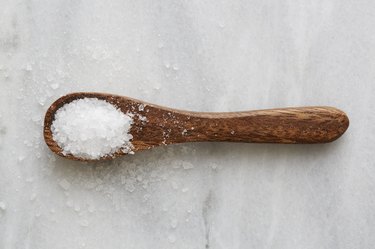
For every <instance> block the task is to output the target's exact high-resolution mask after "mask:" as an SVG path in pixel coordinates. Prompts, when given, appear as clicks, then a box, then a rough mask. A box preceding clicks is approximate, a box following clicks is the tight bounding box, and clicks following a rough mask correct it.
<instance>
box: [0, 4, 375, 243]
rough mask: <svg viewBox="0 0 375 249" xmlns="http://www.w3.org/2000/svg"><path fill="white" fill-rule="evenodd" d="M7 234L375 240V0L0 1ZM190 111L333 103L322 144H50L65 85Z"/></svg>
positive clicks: (113, 239) (1, 175) (32, 237)
mask: <svg viewBox="0 0 375 249" xmlns="http://www.w3.org/2000/svg"><path fill="white" fill-rule="evenodd" d="M0 6H1V8H0V115H1V117H0V248H2V249H13V248H31V249H47V248H48V249H50V248H56V249H58V248H69V249H71V248H181V249H183V248H192V249H193V248H210V249H211V248H212V249H216V248H233V249H234V248H314V249H315V248H373V247H374V244H375V236H374V234H375V211H374V210H375V163H374V160H375V156H374V149H375V147H374V144H375V135H374V133H375V128H374V127H375V125H374V124H375V115H374V114H375V112H374V110H373V108H374V105H375V100H374V94H375V32H374V31H375V14H374V13H375V1H371V0H324V1H314V0H294V1H291V0H288V1H278V0H268V1H263V0H251V1H246V0H223V1H215V0H209V1H198V0H192V1H181V0H175V1H171V0H165V1H154V0H148V1H147V0H140V1H131V0H114V1H99V0H92V1H88V0H79V1H73V0H70V1H69V0H66V1H62V0H60V1H59V0H51V1H41V0H28V1H26V0H0ZM73 91H104V92H111V93H116V94H123V95H126V96H130V97H133V98H139V99H143V100H145V101H148V102H152V103H156V104H160V105H165V106H170V107H175V108H180V109H189V110H196V111H239V110H249V109H261V108H270V107H283V106H303V105H331V106H336V107H339V108H341V109H343V110H345V111H346V112H347V113H348V115H349V117H350V120H351V126H350V127H349V130H348V131H347V133H346V134H345V135H344V136H343V137H342V138H341V139H339V140H338V141H336V142H334V143H332V144H327V145H296V146H290V145H289V146H288V145H252V144H225V143H222V144H213V143H202V144H190V145H185V146H174V147H170V148H159V149H155V150H153V151H149V152H144V153H139V154H137V155H135V156H129V157H123V158H120V159H118V160H115V161H113V162H107V163H101V164H86V165H85V164H82V163H75V162H70V161H67V160H64V159H61V158H57V157H55V156H54V155H53V154H52V153H51V152H50V151H49V149H48V148H47V147H46V145H45V144H44V142H43V139H42V119H43V117H44V113H45V111H46V109H47V108H48V106H49V104H51V103H52V102H53V101H54V100H55V99H57V98H58V97H59V96H61V95H63V94H66V93H69V92H73Z"/></svg>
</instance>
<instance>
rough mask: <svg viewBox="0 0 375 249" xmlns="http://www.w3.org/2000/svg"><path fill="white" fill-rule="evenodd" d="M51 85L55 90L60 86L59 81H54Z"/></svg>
mask: <svg viewBox="0 0 375 249" xmlns="http://www.w3.org/2000/svg"><path fill="white" fill-rule="evenodd" d="M50 87H51V88H52V89H53V90H56V89H57V88H59V84H57V83H53V84H51V85H50Z"/></svg>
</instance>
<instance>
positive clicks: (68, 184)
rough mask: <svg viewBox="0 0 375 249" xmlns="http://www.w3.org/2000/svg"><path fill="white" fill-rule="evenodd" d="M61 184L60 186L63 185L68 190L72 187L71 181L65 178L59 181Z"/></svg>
mask: <svg viewBox="0 0 375 249" xmlns="http://www.w3.org/2000/svg"><path fill="white" fill-rule="evenodd" d="M59 185H60V187H62V188H63V189H64V190H68V189H69V188H70V183H69V182H68V181H67V180H65V179H62V180H61V181H60V182H59Z"/></svg>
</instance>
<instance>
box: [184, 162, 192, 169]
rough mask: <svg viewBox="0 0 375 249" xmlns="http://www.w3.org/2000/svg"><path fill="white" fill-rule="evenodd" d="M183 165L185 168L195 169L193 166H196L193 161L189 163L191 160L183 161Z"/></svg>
mask: <svg viewBox="0 0 375 249" xmlns="http://www.w3.org/2000/svg"><path fill="white" fill-rule="evenodd" d="M182 167H183V168H184V169H193V168H194V165H193V164H191V163H189V162H183V163H182Z"/></svg>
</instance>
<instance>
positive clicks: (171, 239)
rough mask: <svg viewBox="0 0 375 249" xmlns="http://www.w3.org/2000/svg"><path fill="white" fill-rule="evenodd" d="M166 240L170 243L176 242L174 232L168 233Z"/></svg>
mask: <svg viewBox="0 0 375 249" xmlns="http://www.w3.org/2000/svg"><path fill="white" fill-rule="evenodd" d="M168 240H169V242H171V243H175V242H176V235H174V234H170V235H168Z"/></svg>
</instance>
